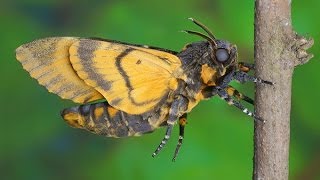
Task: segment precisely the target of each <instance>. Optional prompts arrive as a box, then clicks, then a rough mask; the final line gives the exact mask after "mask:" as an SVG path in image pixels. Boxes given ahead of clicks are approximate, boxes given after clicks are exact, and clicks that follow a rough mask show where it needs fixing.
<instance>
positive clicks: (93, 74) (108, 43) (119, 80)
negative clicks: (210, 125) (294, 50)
mask: <svg viewBox="0 0 320 180" xmlns="http://www.w3.org/2000/svg"><path fill="white" fill-rule="evenodd" d="M189 19H190V20H191V21H192V22H193V23H195V24H196V25H198V26H199V27H200V28H202V29H203V30H204V31H205V32H206V33H207V34H203V33H200V32H197V31H189V30H186V31H184V32H186V33H188V34H193V35H197V36H200V37H202V38H203V39H204V41H200V42H194V43H191V44H187V45H186V46H185V47H184V48H183V50H182V51H180V52H175V51H171V50H167V49H163V48H158V47H151V46H143V45H136V44H130V43H123V42H119V41H113V40H106V39H99V38H79V37H50V38H43V39H39V40H35V41H33V42H30V43H27V44H24V45H22V46H20V47H18V48H17V49H16V58H17V60H18V61H20V62H21V64H22V66H23V68H24V69H25V70H26V71H28V72H29V73H30V76H31V77H33V78H35V79H37V81H38V82H39V84H41V85H43V86H44V87H46V88H47V90H48V91H49V92H52V93H54V94H57V95H58V96H60V97H61V98H63V99H69V100H72V101H74V102H75V103H79V104H81V105H77V106H75V107H71V108H66V109H64V110H63V111H62V112H61V116H62V118H63V119H64V120H65V121H66V122H67V123H68V124H69V125H71V126H72V127H75V128H81V129H85V130H88V131H91V132H93V133H95V134H99V135H103V136H108V137H128V136H139V135H142V134H145V133H149V132H152V131H154V130H155V129H157V128H159V127H166V132H165V136H164V138H163V139H162V141H161V143H160V144H159V145H158V147H157V148H156V150H155V151H154V153H153V154H152V156H153V157H155V156H156V155H157V154H158V153H159V151H160V150H161V149H162V148H163V147H164V146H165V144H166V143H167V141H168V139H169V138H170V135H171V132H172V129H173V127H174V125H175V124H179V139H178V144H177V146H176V149H175V152H174V156H173V161H174V160H175V159H176V157H177V155H178V152H179V150H180V147H181V145H182V141H183V137H184V127H185V125H186V123H187V114H188V113H189V112H190V111H191V110H192V109H193V108H194V107H195V106H196V105H197V104H198V103H199V102H200V101H201V100H205V99H210V98H211V97H213V96H216V95H217V96H220V97H221V98H222V99H223V100H225V101H226V102H227V103H228V104H230V105H233V106H235V107H237V108H239V109H240V110H241V111H243V112H244V113H245V114H247V115H249V116H251V117H253V118H255V119H256V120H261V121H262V119H261V118H259V117H257V116H256V115H255V114H254V113H253V112H251V111H249V110H248V109H247V108H246V107H244V106H243V105H242V104H241V103H240V100H244V101H247V102H249V103H251V104H253V100H252V99H251V98H249V97H247V96H245V95H243V94H241V93H240V92H239V91H237V90H236V89H235V88H233V87H232V86H230V85H229V83H230V82H231V81H232V80H236V81H239V82H241V83H244V82H247V81H252V82H255V83H264V84H271V85H272V83H271V82H269V81H265V80H262V79H260V78H257V77H254V76H251V75H249V74H248V72H249V71H250V70H252V69H253V68H254V65H253V64H247V63H243V62H238V60H237V47H236V45H234V44H231V43H229V42H228V41H225V40H219V39H216V38H215V36H214V35H213V33H212V32H211V31H210V30H209V29H208V28H207V27H206V26H204V25H203V24H202V23H200V22H199V21H197V20H195V19H192V18H189Z"/></svg>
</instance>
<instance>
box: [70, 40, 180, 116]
mask: <svg viewBox="0 0 320 180" xmlns="http://www.w3.org/2000/svg"><path fill="white" fill-rule="evenodd" d="M70 61H71V63H72V66H73V68H74V69H75V70H76V72H77V74H78V76H79V77H80V78H82V79H83V80H84V81H85V82H86V83H87V84H88V85H90V86H92V87H94V88H95V89H96V90H97V91H99V92H100V93H101V94H102V95H103V96H104V97H105V98H106V99H107V101H108V103H109V104H110V105H111V106H113V107H115V108H117V109H119V110H122V111H125V112H127V113H130V114H142V113H144V112H147V111H150V110H152V108H154V107H155V106H156V105H158V104H159V103H161V102H163V101H164V100H165V99H166V98H167V97H168V94H169V93H170V92H171V90H174V89H175V88H176V86H177V80H176V78H175V77H174V75H173V74H174V72H175V71H176V69H177V68H179V67H180V65H181V64H180V63H181V62H180V60H179V58H178V57H177V56H175V55H173V54H170V53H167V52H162V51H158V50H154V49H147V48H142V47H137V46H131V45H126V44H121V43H115V42H106V41H99V40H92V39H82V40H80V41H79V42H76V43H74V44H73V45H72V46H71V47H70Z"/></svg>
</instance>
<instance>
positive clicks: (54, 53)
mask: <svg viewBox="0 0 320 180" xmlns="http://www.w3.org/2000/svg"><path fill="white" fill-rule="evenodd" d="M77 41H79V38H73V37H53V38H44V39H39V40H35V41H33V42H30V43H27V44H24V45H22V46H20V47H18V48H17V49H16V58H17V59H18V61H20V62H21V64H22V66H23V68H24V69H25V70H27V71H28V72H29V73H30V75H31V77H33V78H35V79H37V80H38V82H39V84H41V85H43V86H45V87H46V88H47V89H48V91H49V92H52V93H55V94H57V95H59V96H60V97H62V98H64V99H70V100H72V101H74V102H76V103H85V102H90V101H94V100H98V99H102V98H103V96H102V95H101V94H100V93H99V92H98V91H96V90H95V89H94V88H92V87H91V86H89V85H87V84H86V83H85V82H84V81H83V80H82V79H80V78H79V77H78V75H77V74H76V73H75V71H74V69H73V68H72V66H71V63H70V60H69V48H70V46H71V45H72V44H73V43H75V42H77Z"/></svg>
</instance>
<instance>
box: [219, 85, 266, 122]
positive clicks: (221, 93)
mask: <svg viewBox="0 0 320 180" xmlns="http://www.w3.org/2000/svg"><path fill="white" fill-rule="evenodd" d="M217 93H218V95H219V96H220V97H221V98H222V99H223V100H225V101H227V103H228V104H230V105H233V106H235V107H237V108H238V109H240V110H241V111H242V112H244V113H245V114H247V115H248V116H251V117H253V118H254V119H255V120H259V121H261V122H265V121H264V120H263V119H261V118H259V117H257V116H256V115H255V114H254V113H253V112H251V111H250V110H248V109H247V108H246V107H244V106H243V105H242V104H241V103H240V102H239V101H236V100H234V99H232V98H231V96H229V95H228V93H227V92H226V90H225V89H221V88H219V87H217Z"/></svg>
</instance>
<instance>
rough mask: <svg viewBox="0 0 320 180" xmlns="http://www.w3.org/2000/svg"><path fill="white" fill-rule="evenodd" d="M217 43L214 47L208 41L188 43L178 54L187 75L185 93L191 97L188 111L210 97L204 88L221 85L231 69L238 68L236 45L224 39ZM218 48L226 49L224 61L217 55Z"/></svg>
mask: <svg viewBox="0 0 320 180" xmlns="http://www.w3.org/2000/svg"><path fill="white" fill-rule="evenodd" d="M216 43H217V46H216V47H212V46H211V44H210V43H208V42H206V41H203V42H195V43H192V44H188V45H186V46H185V48H184V49H183V50H182V51H181V52H180V53H178V55H177V56H178V57H179V58H180V60H181V62H182V67H181V68H182V69H183V71H184V73H185V76H186V80H185V87H184V89H185V91H184V95H185V96H186V97H187V98H188V99H189V105H188V110H187V111H190V110H191V109H192V108H193V107H194V106H195V105H197V104H198V102H199V101H200V100H203V99H206V98H208V97H206V96H205V95H203V90H204V89H206V88H207V87H214V86H217V85H219V83H220V82H221V81H222V79H223V77H224V76H225V75H226V74H227V73H229V72H230V69H234V68H236V64H237V48H236V46H235V45H233V44H230V43H229V42H227V41H224V40H217V41H216ZM218 50H220V51H225V52H223V53H225V54H226V58H225V60H224V61H219V60H221V57H218V56H219V54H218V55H217V51H218ZM219 53H220V52H219ZM220 56H221V54H220ZM219 58H220V59H219Z"/></svg>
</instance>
